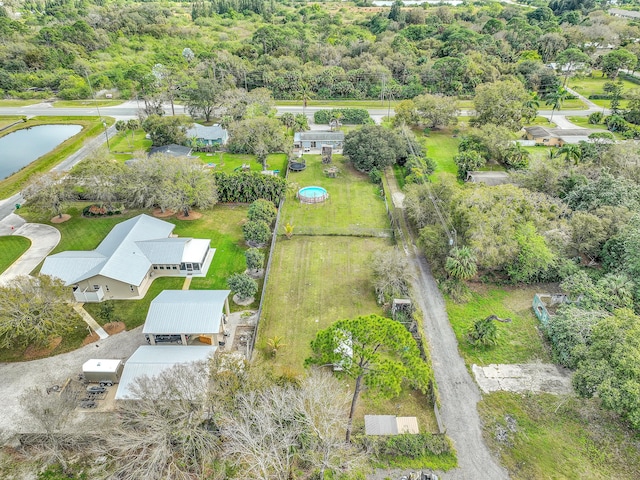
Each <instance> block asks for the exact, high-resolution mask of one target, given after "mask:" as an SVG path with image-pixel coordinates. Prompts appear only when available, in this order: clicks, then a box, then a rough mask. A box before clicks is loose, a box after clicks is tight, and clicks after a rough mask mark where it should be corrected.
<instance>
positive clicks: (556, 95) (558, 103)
mask: <svg viewBox="0 0 640 480" xmlns="http://www.w3.org/2000/svg"><path fill="white" fill-rule="evenodd" d="M568 96H569V92H568V91H567V90H565V89H564V88H562V87H558V89H557V90H556V91H554V92H551V93H549V94H548V95H547V98H546V99H545V103H546V104H547V105H552V109H551V116H550V117H549V123H551V122H552V121H553V112H555V111H556V110H560V108H561V107H562V102H564V101H565V100H566V99H567V97H568Z"/></svg>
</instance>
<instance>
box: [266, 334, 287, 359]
mask: <svg viewBox="0 0 640 480" xmlns="http://www.w3.org/2000/svg"><path fill="white" fill-rule="evenodd" d="M286 346H287V344H286V343H284V339H283V338H282V337H279V336H278V335H274V336H273V337H271V338H268V339H267V348H268V349H269V353H270V355H271V356H272V357H274V358H275V356H276V355H277V354H278V350H280V349H281V348H284V347H286Z"/></svg>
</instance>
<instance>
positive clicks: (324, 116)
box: [313, 108, 373, 125]
mask: <svg viewBox="0 0 640 480" xmlns="http://www.w3.org/2000/svg"><path fill="white" fill-rule="evenodd" d="M336 115H338V116H340V122H341V123H343V124H345V125H369V124H372V123H373V120H372V119H371V117H370V116H369V112H368V111H367V110H365V109H364V108H333V109H331V110H318V111H317V112H316V113H314V114H313V121H314V122H315V123H318V124H320V123H323V124H326V125H328V124H329V122H330V121H331V119H332V118H335V117H336Z"/></svg>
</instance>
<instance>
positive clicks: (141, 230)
mask: <svg viewBox="0 0 640 480" xmlns="http://www.w3.org/2000/svg"><path fill="white" fill-rule="evenodd" d="M174 227H175V226H174V225H173V224H172V223H169V222H165V221H164V220H159V219H157V218H153V217H150V216H148V215H145V214H142V215H138V216H137V217H133V218H130V219H129V220H125V221H124V222H121V223H119V224H118V225H116V226H115V227H113V229H112V230H111V231H110V232H109V233H108V234H107V236H106V237H105V238H104V240H102V242H101V243H100V245H98V247H97V248H96V249H95V250H90V251H67V252H61V253H57V254H55V255H51V256H49V257H47V258H46V259H45V261H44V264H43V265H42V269H41V270H40V273H42V274H44V275H52V276H54V277H58V278H60V279H62V280H63V281H64V282H65V284H66V285H72V284H74V283H78V282H80V281H82V280H86V279H88V278H91V277H93V276H95V275H103V276H105V277H109V278H113V279H115V280H119V281H121V282H123V283H128V284H130V285H140V284H141V283H142V280H143V279H144V277H145V275H146V274H147V271H148V270H149V268H150V267H151V265H152V262H151V261H150V259H149V258H147V256H146V255H145V253H144V252H143V250H142V249H141V248H140V246H139V245H138V243H139V242H142V243H144V241H145V240H158V239H163V241H164V242H167V241H169V242H170V241H171V240H174V239H169V238H167V237H168V236H169V235H170V234H171V232H172V231H173V229H174ZM180 240H183V239H180ZM184 240H187V241H188V240H189V239H184ZM158 263H170V262H164V261H162V262H158ZM175 263H179V262H175Z"/></svg>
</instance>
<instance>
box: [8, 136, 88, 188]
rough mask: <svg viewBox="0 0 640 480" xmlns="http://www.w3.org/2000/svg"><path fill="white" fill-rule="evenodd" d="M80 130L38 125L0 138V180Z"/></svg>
mask: <svg viewBox="0 0 640 480" xmlns="http://www.w3.org/2000/svg"><path fill="white" fill-rule="evenodd" d="M80 130H82V126H80V125H38V126H36V127H30V128H23V129H21V130H16V131H15V132H12V133H10V134H8V135H5V136H4V137H2V138H0V179H2V178H7V177H8V176H9V175H11V174H13V173H15V172H17V171H18V170H20V169H21V168H23V167H26V166H27V165H29V164H30V163H31V162H33V161H34V160H36V159H38V158H40V157H41V156H43V155H45V154H46V153H49V152H50V151H51V150H53V149H54V148H56V147H57V146H58V145H60V144H61V143H62V142H64V141H65V140H67V139H68V138H71V137H73V136H74V135H75V134H77V133H79V132H80Z"/></svg>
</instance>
